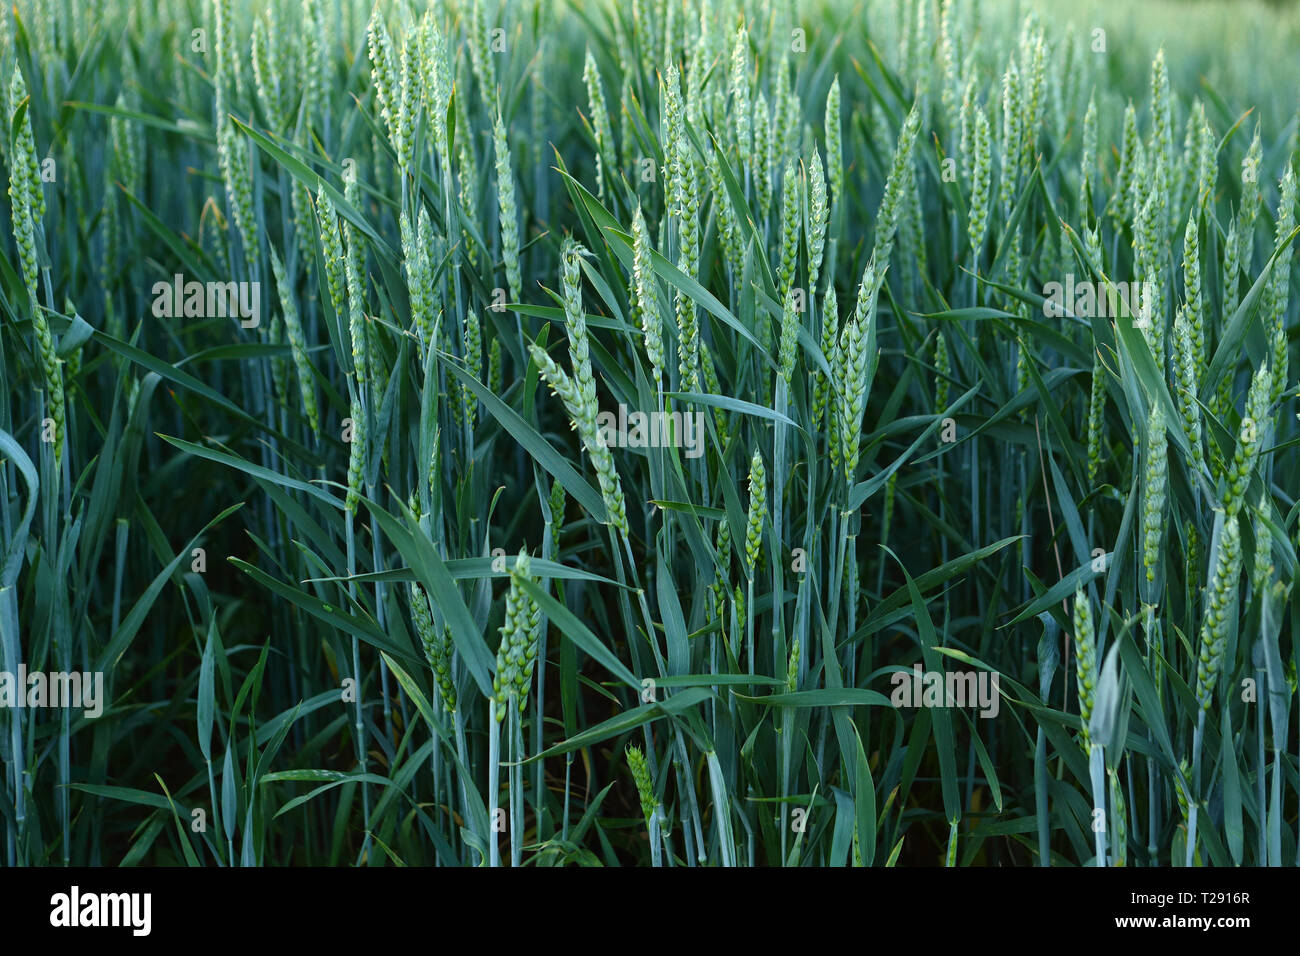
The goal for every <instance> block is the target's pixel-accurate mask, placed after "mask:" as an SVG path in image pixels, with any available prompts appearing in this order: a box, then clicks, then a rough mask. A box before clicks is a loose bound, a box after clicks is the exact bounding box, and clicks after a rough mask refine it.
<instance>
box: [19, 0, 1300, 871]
mask: <svg viewBox="0 0 1300 956" xmlns="http://www.w3.org/2000/svg"><path fill="white" fill-rule="evenodd" d="M1121 6H1123V5H1120V4H1116V5H1115V8H1114V9H1112V7H1111V6H1109V5H1093V6H1083V7H1077V5H1075V4H1070V5H1068V7H1069V9H1066V5H1062V4H1048V5H1046V6H1043V7H1035V8H1032V9H1031V8H1029V7H1021V6H1013V5H1011V4H1006V5H1002V4H997V5H994V4H988V3H977V2H958V0H945V2H942V3H934V2H932V0H902V2H898V3H894V2H890V3H885V2H878V3H867V4H857V5H849V4H847V3H833V2H830V0H825V2H823V0H818V2H811V3H804V2H801V3H793V2H787V0H769V2H754V0H707V2H703V3H690V4H686V3H681V2H679V0H632V2H630V3H611V4H600V5H596V4H585V3H584V4H573V5H567V4H560V3H550V2H533V0H518V2H515V0H507V2H504V3H497V2H494V0H460V2H456V3H450V2H447V3H443V2H434V0H430V2H428V3H425V2H423V0H410V2H407V0H395V2H382V3H380V4H379V5H378V7H377V8H375V9H373V10H372V8H371V7H370V6H369V5H366V4H361V3H352V2H349V0H265V2H256V3H253V2H248V3H245V2H240V0H208V2H200V0H161V2H156V3H149V4H144V3H121V4H109V5H107V7H106V8H105V9H103V10H98V11H96V12H94V13H93V14H92V13H91V12H90V11H89V10H88V9H87V8H86V7H85V5H83V4H78V3H71V4H68V3H62V2H58V0H22V2H20V3H19V4H18V6H17V8H16V9H15V10H10V11H7V12H6V13H5V14H4V16H3V30H2V31H0V78H3V81H4V82H3V83H0V90H2V93H3V95H2V96H0V115H3V116H4V118H5V122H6V130H5V134H4V135H3V136H2V137H0V142H2V146H3V151H2V157H0V158H2V159H3V168H4V173H5V177H6V182H7V184H8V197H9V201H8V202H7V203H3V204H0V206H2V207H3V208H2V209H0V227H2V228H0V234H3V236H4V241H5V242H6V251H5V256H4V257H3V260H0V266H2V267H0V314H2V316H3V324H2V325H0V350H3V361H2V363H0V369H2V372H0V456H2V460H3V467H2V468H0V518H2V519H3V541H4V543H5V546H4V548H3V549H0V552H2V554H3V567H2V569H0V575H2V577H0V665H2V666H0V672H9V673H13V674H16V673H17V672H18V671H19V668H20V667H24V668H25V669H26V671H27V672H29V673H37V672H41V673H67V672H73V671H76V672H81V673H84V674H85V675H87V677H88V679H90V678H92V677H93V675H94V674H102V675H103V699H102V713H100V714H99V715H98V716H95V715H92V714H90V713H89V712H88V708H85V707H50V706H45V707H36V706H33V707H22V708H20V707H16V706H12V702H11V704H10V705H7V706H5V705H4V697H3V686H0V766H2V768H3V773H2V774H0V833H3V846H0V859H3V860H4V861H5V862H6V863H7V864H10V865H13V864H27V865H37V864H60V863H69V862H70V863H91V864H107V865H118V864H137V863H138V864H178V863H180V864H186V863H188V864H194V865H203V864H206V865H248V864H289V863H292V864H305V863H310V864H346V865H351V864H362V865H380V866H383V865H393V864H399V863H402V864H431V863H437V864H439V865H445V866H453V865H508V864H510V865H557V864H565V863H571V864H592V865H602V864H604V865H611V864H624V865H626V864H638V865H656V866H694V865H713V866H733V865H792V866H820V865H866V866H870V865H876V866H893V865H896V864H942V863H946V864H947V865H952V866H966V865H1012V864H1016V865H1097V866H1104V865H1117V866H1118V865H1129V866H1168V865H1176V866H1182V865H1199V864H1220V865H1227V864H1246V865H1293V864H1294V863H1295V862H1296V860H1297V853H1298V852H1300V846H1298V845H1297V837H1296V832H1297V794H1300V780H1298V779H1297V745H1298V744H1300V733H1297V730H1296V726H1295V724H1296V714H1297V707H1296V703H1295V690H1296V660H1297V653H1300V645H1298V644H1297V639H1296V638H1297V634H1300V610H1298V607H1297V603H1296V601H1295V600H1293V595H1292V586H1293V584H1294V582H1295V580H1296V575H1297V552H1296V548H1297V542H1298V541H1300V520H1298V513H1300V506H1298V505H1297V489H1298V487H1300V485H1298V482H1297V476H1298V475H1300V447H1297V446H1298V445H1300V427H1298V426H1297V415H1296V413H1297V410H1298V408H1297V403H1296V368H1297V365H1296V363H1295V362H1294V358H1295V355H1296V347H1295V342H1294V341H1293V339H1294V337H1295V335H1296V333H1297V329H1298V328H1300V324H1298V323H1297V318H1296V316H1297V312H1298V311H1300V309H1298V308H1297V298H1298V297H1297V296H1296V295H1293V292H1294V289H1293V286H1294V281H1295V274H1296V269H1295V266H1294V262H1295V258H1294V254H1293V240H1294V239H1295V236H1296V233H1297V228H1296V216H1297V209H1296V170H1295V166H1294V162H1295V160H1296V153H1297V115H1296V112H1295V110H1296V103H1295V99H1294V97H1295V90H1296V88H1297V87H1296V83H1295V75H1294V73H1295V64H1294V62H1293V59H1294V47H1293V46H1292V45H1291V44H1294V42H1295V37H1296V35H1297V30H1296V22H1295V20H1294V17H1293V16H1292V15H1291V14H1288V13H1282V12H1278V11H1270V10H1266V9H1265V8H1257V7H1254V6H1243V5H1240V4H1234V5H1232V7H1231V10H1232V11H1233V12H1232V13H1231V15H1228V14H1225V13H1224V11H1225V10H1226V9H1228V8H1227V6H1226V5H1225V6H1217V5H1209V6H1206V5H1203V4H1202V5H1187V6H1184V5H1174V4H1161V5H1153V6H1151V7H1149V8H1148V9H1147V10H1146V12H1145V14H1144V15H1143V16H1141V17H1140V18H1138V19H1134V17H1133V16H1132V15H1131V14H1129V13H1127V12H1123V11H1121V10H1119V9H1118V8H1119V7H1121ZM1071 12H1072V13H1073V14H1074V15H1076V16H1077V18H1078V19H1077V20H1076V21H1075V22H1067V14H1069V13H1071ZM1180 18H1181V19H1180ZM1225 18H1226V19H1225ZM1216 24H1219V25H1222V29H1223V30H1224V31H1234V32H1236V31H1240V34H1241V35H1245V36H1249V37H1250V38H1251V39H1250V41H1249V42H1250V43H1251V44H1252V45H1251V47H1250V49H1249V51H1246V52H1242V53H1241V54H1240V55H1239V54H1238V53H1235V52H1231V51H1230V50H1229V49H1228V48H1227V46H1226V45H1225V43H1224V37H1225V36H1227V35H1228V34H1227V33H1226V32H1225V33H1221V32H1219V29H1220V28H1219V26H1216ZM1162 30H1170V31H1171V32H1172V33H1176V34H1177V43H1176V45H1174V46H1171V47H1170V48H1169V49H1164V48H1163V47H1162V46H1161V42H1162V34H1161V32H1160V31H1162ZM1288 72H1289V73H1290V75H1289V76H1288V75H1286V74H1287V73H1288ZM917 675H921V676H917ZM2 679H3V678H2V677H0V680H2ZM92 683H93V681H92ZM940 685H942V686H940ZM21 690H22V691H25V690H26V688H21ZM949 691H951V693H952V696H948V693H949ZM25 699H30V698H25Z"/></svg>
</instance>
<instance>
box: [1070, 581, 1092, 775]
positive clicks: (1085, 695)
mask: <svg viewBox="0 0 1300 956" xmlns="http://www.w3.org/2000/svg"><path fill="white" fill-rule="evenodd" d="M1074 654H1075V682H1076V684H1077V685H1078V691H1079V719H1080V721H1082V723H1083V744H1084V749H1085V750H1090V749H1091V746H1092V737H1091V734H1090V732H1089V727H1088V724H1089V721H1090V720H1091V719H1092V707H1093V704H1094V703H1095V701H1096V692H1097V638H1096V634H1095V632H1094V631H1093V624H1092V609H1091V607H1090V606H1089V603H1088V595H1087V593H1086V592H1085V591H1084V590H1083V588H1078V589H1077V590H1076V591H1075V592H1074Z"/></svg>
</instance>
